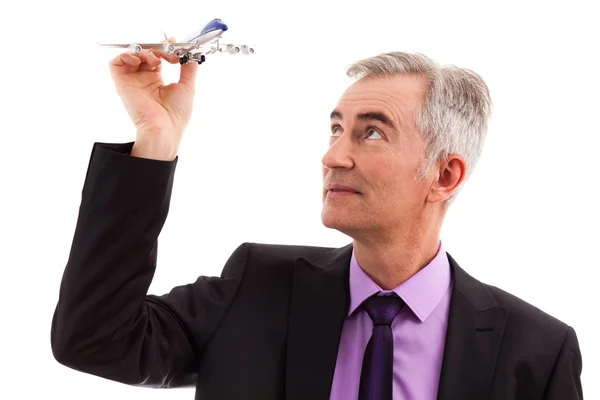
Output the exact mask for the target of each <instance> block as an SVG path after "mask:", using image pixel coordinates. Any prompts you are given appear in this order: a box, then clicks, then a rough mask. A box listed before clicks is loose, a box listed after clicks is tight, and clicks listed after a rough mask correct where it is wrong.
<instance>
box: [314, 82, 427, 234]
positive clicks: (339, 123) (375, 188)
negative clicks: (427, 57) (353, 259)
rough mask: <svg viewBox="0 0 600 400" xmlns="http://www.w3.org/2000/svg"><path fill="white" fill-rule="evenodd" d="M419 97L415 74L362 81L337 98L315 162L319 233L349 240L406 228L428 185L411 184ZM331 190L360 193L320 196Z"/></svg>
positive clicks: (418, 149)
mask: <svg viewBox="0 0 600 400" xmlns="http://www.w3.org/2000/svg"><path fill="white" fill-rule="evenodd" d="M424 96H425V81H424V80H423V78H421V77H416V76H397V77H393V78H385V77H381V78H379V77H378V78H368V79H362V80H359V81H358V82H356V83H354V84H353V85H352V86H350V87H349V88H348V89H347V90H346V92H345V93H344V94H343V95H342V97H341V98H340V100H339V102H338V104H337V106H336V107H335V109H334V111H333V112H332V115H331V137H330V140H329V143H330V146H329V149H328V151H327V153H326V154H325V155H324V156H323V159H322V163H323V185H324V187H323V211H322V214H321V219H322V222H323V224H324V225H325V226H326V227H328V228H334V229H337V230H339V231H341V232H343V233H345V234H347V235H349V236H351V237H353V238H356V237H357V236H360V235H362V234H368V233H371V234H373V233H378V232H379V233H381V232H382V231H389V232H393V231H394V230H395V229H398V227H400V226H403V225H404V226H406V228H407V229H410V224H411V221H413V220H414V219H416V218H417V217H418V216H419V215H420V212H421V211H422V209H423V207H424V206H425V199H426V197H427V194H428V191H429V188H430V186H431V183H432V179H429V178H428V179H425V180H423V181H417V180H415V179H414V177H415V174H416V173H417V170H418V167H419V162H420V159H421V153H422V151H423V140H422V138H421V134H420V132H419V131H418V130H417V128H416V126H415V117H416V112H417V111H418V110H419V109H420V107H421V104H422V102H423V100H424ZM333 184H341V185H345V186H349V187H351V188H353V189H354V190H356V191H358V192H360V193H359V194H349V193H348V192H338V193H335V192H333V191H331V190H327V188H328V187H329V186H330V185H333Z"/></svg>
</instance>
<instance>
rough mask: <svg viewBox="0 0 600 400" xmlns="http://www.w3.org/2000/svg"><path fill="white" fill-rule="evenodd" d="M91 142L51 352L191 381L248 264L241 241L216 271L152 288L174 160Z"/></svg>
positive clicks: (91, 364) (103, 368)
mask: <svg viewBox="0 0 600 400" xmlns="http://www.w3.org/2000/svg"><path fill="white" fill-rule="evenodd" d="M132 146H133V142H131V143H124V144H109V143H95V144H94V147H93V149H92V154H91V156H90V161H89V165H88V170H87V174H86V177H85V182H84V186H83V190H82V198H81V205H80V208H79V215H78V219H77V225H76V227H75V233H74V237H73V242H72V244H71V251H70V254H69V258H68V261H67V264H66V267H65V270H64V273H63V276H62V280H61V285H60V291H59V296H58V302H57V305H56V308H55V311H54V316H53V319H52V326H51V332H50V339H51V346H52V352H53V355H54V357H55V359H56V360H57V361H58V362H59V363H61V364H63V365H65V366H68V367H70V368H73V369H75V370H78V371H81V372H85V373H89V374H93V375H96V376H100V377H103V378H106V379H110V380H113V381H117V382H121V383H125V384H130V385H140V386H149V387H185V386H192V385H194V384H195V381H196V379H197V375H196V374H197V370H198V363H199V362H200V360H201V354H202V349H203V347H204V346H205V345H206V343H207V342H208V341H209V340H210V337H211V335H212V333H213V332H214V331H215V330H216V327H217V325H218V323H219V321H220V320H221V319H222V317H223V315H224V314H225V312H226V310H227V308H228V306H229V304H230V303H231V301H232V299H233V297H234V296H235V293H236V291H237V288H238V287H239V284H240V281H241V279H242V275H243V272H244V269H245V265H246V256H247V252H248V246H249V245H248V244H247V243H244V244H242V245H240V246H239V247H238V248H237V249H236V250H235V251H234V253H233V254H232V255H231V256H230V258H229V260H228V261H227V263H226V265H225V267H224V269H223V272H222V274H221V276H220V277H204V276H201V277H199V278H198V279H197V280H196V282H194V283H190V284H187V285H182V286H178V287H175V288H173V289H172V290H171V291H170V292H169V293H167V294H164V295H162V296H157V295H148V294H147V292H148V288H149V286H150V284H151V282H152V278H153V276H154V272H155V269H156V260H157V243H158V242H157V240H158V236H159V234H160V231H161V229H162V227H163V225H164V223H165V220H166V218H167V214H168V210H169V202H170V199H171V191H172V187H173V179H174V174H175V167H176V164H177V161H178V158H176V159H175V160H173V161H161V160H151V159H144V158H137V157H132V156H130V155H128V154H129V152H130V151H131V147H132Z"/></svg>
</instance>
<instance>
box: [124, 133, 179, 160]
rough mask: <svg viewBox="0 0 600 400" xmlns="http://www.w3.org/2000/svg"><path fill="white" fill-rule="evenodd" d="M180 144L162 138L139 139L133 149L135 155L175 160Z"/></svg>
mask: <svg viewBox="0 0 600 400" xmlns="http://www.w3.org/2000/svg"><path fill="white" fill-rule="evenodd" d="M177 150H178V146H177V145H175V144H174V143H173V142H172V141H167V140H160V139H154V138H153V139H147V138H142V139H137V140H136V141H135V142H134V144H133V147H132V149H131V153H130V155H131V156H133V157H140V158H149V159H152V160H161V161H173V160H175V158H176V157H177Z"/></svg>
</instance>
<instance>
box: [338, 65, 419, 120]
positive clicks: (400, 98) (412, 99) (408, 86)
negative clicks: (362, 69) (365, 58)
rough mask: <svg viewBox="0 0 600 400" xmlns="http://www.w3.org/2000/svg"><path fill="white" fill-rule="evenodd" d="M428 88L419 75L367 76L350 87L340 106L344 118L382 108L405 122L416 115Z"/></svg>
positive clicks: (391, 115) (339, 109) (339, 102)
mask: <svg viewBox="0 0 600 400" xmlns="http://www.w3.org/2000/svg"><path fill="white" fill-rule="evenodd" d="M425 88H426V86H425V80H424V78H423V77H420V76H416V75H405V76H404V75H399V76H394V77H372V78H363V79H361V80H359V81H357V82H355V83H353V84H352V85H351V86H350V87H348V89H346V91H345V92H344V93H343V94H342V96H341V97H340V99H339V100H338V104H337V106H336V110H338V111H339V112H340V113H341V114H342V116H343V118H344V119H346V117H348V118H354V117H355V116H356V115H357V114H359V113H362V112H370V111H379V112H383V113H385V114H387V115H388V117H390V118H392V119H394V120H395V121H396V122H398V123H400V124H401V123H402V122H403V121H404V122H406V121H407V119H409V118H411V116H412V117H413V118H414V113H415V111H416V110H418V109H419V108H420V106H421V104H422V103H423V101H424V99H425Z"/></svg>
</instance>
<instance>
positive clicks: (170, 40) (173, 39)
mask: <svg viewBox="0 0 600 400" xmlns="http://www.w3.org/2000/svg"><path fill="white" fill-rule="evenodd" d="M167 41H168V42H171V43H174V42H176V40H175V38H174V37H173V36H171V37H170V38H169V39H168V40H167Z"/></svg>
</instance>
